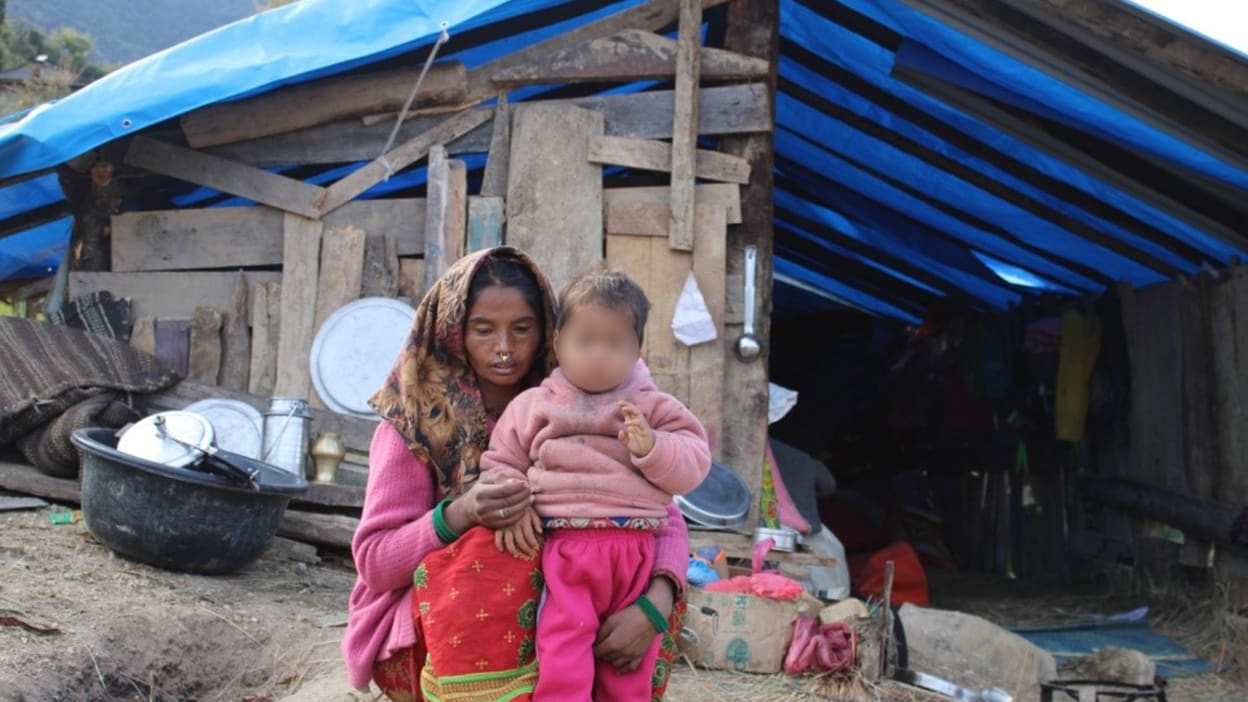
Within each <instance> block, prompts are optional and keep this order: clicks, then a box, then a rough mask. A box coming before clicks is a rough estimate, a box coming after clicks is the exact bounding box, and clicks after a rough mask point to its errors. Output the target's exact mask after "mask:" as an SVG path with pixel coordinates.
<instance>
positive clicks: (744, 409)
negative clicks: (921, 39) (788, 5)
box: [722, 0, 780, 522]
mask: <svg viewBox="0 0 1248 702" xmlns="http://www.w3.org/2000/svg"><path fill="white" fill-rule="evenodd" d="M779 28H780V2H779V0H736V2H734V3H732V4H731V5H729V7H728V28H727V32H726V35H725V38H724V48H726V49H730V50H732V51H738V52H740V53H743V54H746V55H748V56H755V57H758V58H761V59H766V60H767V61H768V64H769V65H770V66H771V75H770V77H769V79H768V85H769V86H770V88H769V90H770V92H769V94H770V95H774V94H775V86H776V57H777V54H778V53H779V48H780V39H779ZM773 103H774V101H773ZM722 147H723V150H724V151H726V152H728V153H731V154H735V155H737V156H741V157H742V158H745V159H746V160H748V161H749V162H750V166H751V171H750V181H751V182H750V184H749V185H748V186H745V187H743V188H742V189H741V212H742V218H743V221H742V223H741V224H738V225H732V226H729V227H728V249H727V250H728V257H727V271H728V274H729V275H732V274H738V275H739V274H741V271H742V270H743V261H744V252H745V247H746V246H755V247H757V250H758V270H757V282H756V287H757V290H758V299H757V300H756V301H755V320H756V324H755V329H754V333H755V334H756V335H757V336H758V338H759V339H761V340H762V343H763V349H764V354H763V357H762V358H761V359H758V360H756V361H754V362H753V363H742V362H741V361H739V360H738V359H737V358H736V356H735V355H733V351H732V345H733V343H734V342H735V340H736V338H737V336H739V335H740V334H741V327H738V326H736V325H732V326H729V327H727V328H726V330H725V332H726V333H725V335H724V339H723V343H724V349H725V354H727V356H726V358H727V359H728V360H727V361H726V362H725V369H724V444H723V458H724V461H725V462H726V463H727V464H728V465H729V466H732V467H733V468H734V469H735V470H736V471H737V472H738V473H739V474H740V475H741V476H742V478H743V479H744V480H745V483H746V485H748V486H749V487H750V494H751V495H754V496H756V497H757V495H758V494H759V489H760V487H761V484H762V471H763V459H764V453H765V450H766V447H767V393H768V388H767V356H768V353H767V349H768V342H769V339H770V335H771V291H772V251H773V241H774V233H773V231H772V224H771V219H772V211H773V203H772V184H773V170H772V163H773V159H774V155H775V153H774V148H773V142H772V136H771V134H770V133H761V134H752V135H749V136H744V137H730V138H727V139H724V141H723V143H722ZM757 518H758V500H752V504H751V507H750V520H751V522H753V521H755V520H757Z"/></svg>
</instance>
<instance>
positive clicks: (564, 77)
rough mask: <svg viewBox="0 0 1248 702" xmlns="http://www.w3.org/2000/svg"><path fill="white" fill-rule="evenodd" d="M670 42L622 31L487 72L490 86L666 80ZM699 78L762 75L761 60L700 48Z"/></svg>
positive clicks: (672, 64) (672, 70)
mask: <svg viewBox="0 0 1248 702" xmlns="http://www.w3.org/2000/svg"><path fill="white" fill-rule="evenodd" d="M676 44H677V43H676V42H675V41H673V40H671V39H668V38H667V37H664V36H660V35H658V34H655V33H654V32H646V31H642V30H639V29H627V30H624V31H622V32H616V33H615V34H612V35H610V36H605V37H600V38H598V39H592V40H590V41H587V42H585V43H583V44H577V45H576V46H573V47H569V48H567V49H562V50H560V51H555V52H552V53H549V54H546V55H545V56H539V57H537V58H535V59H533V60H532V61H530V62H528V63H523V64H519V65H515V66H512V67H510V68H507V69H504V70H501V71H499V72H497V73H495V74H494V75H493V76H491V80H492V81H493V83H494V85H496V86H498V87H502V88H517V87H520V86H525V85H535V84H542V83H589V82H621V83H627V82H631V81H635V80H670V79H671V78H672V77H673V76H675V75H676V63H677V61H676V55H677V49H676ZM701 75H702V79H703V80H754V79H758V78H766V77H767V63H766V62H765V61H762V60H760V59H756V58H751V57H749V56H742V55H740V54H737V53H733V52H731V51H725V50H723V49H715V48H709V47H708V48H704V49H702V68H701Z"/></svg>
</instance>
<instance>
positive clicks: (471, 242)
mask: <svg viewBox="0 0 1248 702" xmlns="http://www.w3.org/2000/svg"><path fill="white" fill-rule="evenodd" d="M506 218H507V203H506V202H505V201H504V200H503V198H501V197H470V198H468V240H467V242H466V243H465V245H464V253H465V254H470V253H472V252H474V251H481V250H483V249H489V248H493V247H495V246H498V245H499V244H502V243H503V221H504V220H505V219H506Z"/></svg>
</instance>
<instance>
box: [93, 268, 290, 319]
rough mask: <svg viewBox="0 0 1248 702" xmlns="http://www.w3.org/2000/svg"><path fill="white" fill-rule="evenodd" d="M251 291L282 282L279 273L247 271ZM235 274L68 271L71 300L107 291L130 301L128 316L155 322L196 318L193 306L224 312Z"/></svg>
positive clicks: (232, 294)
mask: <svg viewBox="0 0 1248 702" xmlns="http://www.w3.org/2000/svg"><path fill="white" fill-rule="evenodd" d="M243 275H244V276H246V278H247V282H248V284H249V285H250V286H251V287H252V288H253V289H254V288H255V286H256V285H257V284H263V283H271V282H276V281H279V280H281V278H282V274H281V273H273V272H269V271H247V272H245V273H244V274H243ZM236 277H237V273H232V272H229V271H218V272H211V273H203V272H181V273H111V272H107V271H71V272H70V274H69V290H70V296H71V297H77V296H79V295H87V294H90V293H93V292H98V291H100V290H107V291H109V292H111V293H112V294H113V296H114V297H124V298H127V299H129V300H130V311H131V316H132V317H134V318H135V319H137V318H139V317H150V318H153V319H157V320H172V319H183V320H189V319H191V318H193V317H194V316H195V308H196V307H216V308H218V309H226V308H228V307H229V306H230V304H231V301H232V300H233V297H234V283H235V279H236Z"/></svg>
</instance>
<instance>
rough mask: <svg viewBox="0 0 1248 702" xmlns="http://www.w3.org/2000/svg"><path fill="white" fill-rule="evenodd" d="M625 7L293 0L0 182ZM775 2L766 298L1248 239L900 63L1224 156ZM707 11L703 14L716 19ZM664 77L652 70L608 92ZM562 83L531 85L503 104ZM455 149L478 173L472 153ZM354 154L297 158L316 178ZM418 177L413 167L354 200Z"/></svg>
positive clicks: (1143, 143) (1214, 255) (124, 72)
mask: <svg viewBox="0 0 1248 702" xmlns="http://www.w3.org/2000/svg"><path fill="white" fill-rule="evenodd" d="M636 4H638V3H637V2H635V1H634V0H629V1H625V2H601V1H592V2H588V1H587V2H575V3H570V2H561V1H559V0H463V1H457V2H447V1H445V0H442V1H438V0H360V1H358V2H351V3H343V2H338V1H336V0H302V2H299V3H296V4H292V5H289V6H286V7H283V8H279V9H276V10H272V11H269V12H264V13H261V14H258V15H256V16H254V17H250V18H248V19H245V20H242V21H240V22H237V23H234V24H231V25H229V26H226V27H222V28H220V29H218V30H216V31H213V32H210V33H208V34H205V35H203V36H200V37H197V38H195V39H192V40H190V41H188V42H185V43H183V44H180V45H178V46H175V47H172V48H170V49H167V50H165V51H162V52H160V53H157V54H154V55H152V56H149V57H147V58H145V59H142V60H140V61H137V62H135V63H133V64H131V65H129V66H126V67H124V68H122V69H120V70H118V71H115V72H113V73H112V74H110V75H108V76H106V77H104V78H102V79H101V80H99V81H97V82H95V83H93V84H91V85H89V86H87V87H86V88H85V89H83V90H81V91H79V92H77V93H75V94H74V95H71V96H69V97H67V98H64V99H62V100H60V101H58V102H56V103H53V104H49V105H44V106H41V107H39V108H37V109H35V110H31V111H30V112H29V113H28V114H25V115H24V116H21V117H20V118H18V119H14V120H11V121H10V122H8V123H5V124H0V178H11V177H13V176H19V175H21V174H25V173H34V172H38V171H41V170H43V169H47V168H50V167H54V166H56V165H58V164H60V163H63V162H65V161H67V160H69V159H72V158H74V157H76V156H78V155H79V154H82V153H85V152H87V151H90V150H91V149H94V148H96V147H98V146H100V145H102V144H104V143H107V142H109V141H112V140H114V139H117V138H119V137H122V136H125V135H128V134H133V133H136V132H138V131H141V130H143V129H147V128H149V127H152V126H154V125H159V124H162V123H167V122H168V121H169V120H172V119H175V118H177V117H179V116H181V115H183V114H185V113H187V112H190V111H192V110H195V109H197V108H200V107H203V106H205V105H209V104H213V103H216V102H221V101H228V100H233V99H237V98H241V97H245V96H248V95H252V94H256V93H260V92H264V91H268V90H272V89H274V88H277V87H280V86H282V85H288V84H292V83H297V82H302V81H306V80H309V79H313V78H317V77H322V76H326V75H331V74H335V73H340V72H343V71H347V70H351V69H354V68H358V67H361V66H365V65H368V64H371V63H376V62H378V61H382V60H393V59H395V57H399V56H402V57H404V58H403V59H402V61H405V62H408V63H409V65H417V64H419V62H421V61H423V60H424V58H425V56H426V55H427V53H428V49H429V47H430V46H431V45H432V41H433V40H434V39H435V38H436V36H437V33H438V29H439V23H440V22H441V21H446V22H447V23H448V24H449V25H450V29H449V31H450V33H451V37H452V38H451V41H450V43H449V44H448V45H447V46H446V47H444V48H443V49H442V51H441V53H440V56H441V57H443V58H453V59H456V60H459V61H462V62H463V63H464V64H465V65H467V66H468V67H469V68H472V67H474V66H478V65H481V64H482V63H485V62H487V61H490V60H492V59H495V58H498V57H500V56H503V55H506V54H509V53H512V52H514V51H518V50H520V49H523V48H525V47H527V46H530V45H532V44H533V43H535V42H538V41H541V40H543V39H546V38H549V37H551V36H554V35H557V34H559V33H562V32H565V31H568V30H569V29H573V28H575V27H578V26H580V25H583V24H585V23H587V22H590V21H593V20H595V19H598V18H601V17H603V16H606V15H608V14H611V13H613V12H616V11H619V10H621V9H624V8H627V7H631V6H633V5H636ZM780 8H781V16H780V22H781V25H780V38H781V55H780V61H779V66H778V68H779V71H778V74H779V79H780V84H779V92H778V94H777V97H776V129H775V175H776V190H775V222H776V239H775V245H776V259H775V269H776V281H777V284H778V285H782V286H786V288H787V289H788V292H786V293H785V294H784V295H779V294H778V295H777V300H778V302H785V304H789V303H791V304H800V305H808V306H810V307H811V308H812V309H813V308H817V307H818V306H819V305H821V304H825V303H831V302H832V301H835V302H836V303H837V304H845V305H849V306H852V307H856V308H858V309H861V310H863V311H866V312H868V313H870V314H873V315H877V316H882V317H888V318H893V319H898V320H905V321H914V320H915V319H916V307H917V306H916V303H921V302H922V301H930V300H932V299H938V298H945V297H950V296H953V297H957V298H959V299H963V300H967V301H969V302H970V303H972V304H974V305H976V306H979V307H982V308H985V309H1003V308H1005V307H1006V306H1008V305H1010V304H1012V303H1015V302H1017V301H1019V300H1020V299H1021V296H1022V295H1024V294H1027V293H1030V292H1035V291H1054V292H1068V293H1074V294H1078V293H1085V292H1096V291H1099V290H1102V289H1104V288H1105V287H1106V286H1107V285H1108V284H1110V283H1113V282H1117V281H1126V282H1129V283H1132V284H1135V285H1143V284H1148V283H1153V282H1157V281H1160V280H1164V279H1166V278H1167V277H1168V276H1169V275H1171V274H1173V273H1174V272H1183V273H1194V272H1196V271H1199V270H1200V269H1201V268H1202V267H1204V266H1206V265H1214V266H1222V265H1226V264H1228V263H1229V262H1230V261H1231V259H1232V257H1235V256H1240V257H1244V256H1245V254H1246V253H1248V252H1246V251H1245V248H1246V247H1245V246H1244V245H1242V243H1241V242H1242V240H1241V239H1239V238H1236V237H1229V239H1228V237H1227V236H1226V234H1225V232H1213V231H1207V230H1206V227H1205V224H1206V223H1207V222H1208V220H1207V219H1201V218H1193V217H1190V216H1187V214H1185V213H1182V212H1174V211H1169V210H1165V209H1162V208H1160V207H1159V206H1157V203H1156V202H1151V201H1150V202H1146V201H1145V200H1143V199H1140V198H1139V197H1136V196H1135V195H1133V194H1132V193H1130V192H1126V191H1124V190H1123V189H1122V188H1121V187H1120V186H1119V185H1118V184H1115V183H1110V182H1106V181H1105V180H1102V179H1100V178H1098V177H1096V175H1094V174H1092V173H1089V172H1087V171H1085V170H1084V169H1081V168H1078V167H1076V166H1074V165H1072V164H1070V163H1068V162H1067V161H1065V160H1063V158H1062V156H1061V154H1054V153H1049V152H1047V151H1045V150H1044V149H1042V148H1040V147H1039V146H1037V145H1035V144H1033V143H1031V142H1027V141H1024V140H1022V139H1021V138H1019V137H1017V136H1016V135H1013V134H1010V133H1007V132H1005V131H1003V130H1002V129H1001V128H999V127H997V126H994V125H990V124H988V123H986V122H984V121H981V120H979V119H977V118H976V117H974V116H971V115H970V114H968V113H966V112H964V111H962V110H961V109H959V108H958V107H957V106H956V105H951V104H947V103H946V102H944V101H942V100H941V99H939V98H938V97H936V96H934V95H931V94H928V93H926V92H924V91H923V90H921V89H919V88H918V87H915V86H914V85H912V84H909V83H907V82H905V81H903V80H900V79H898V78H897V77H895V76H894V72H895V70H896V69H897V68H898V67H905V68H908V69H913V70H915V71H919V72H921V73H922V74H924V75H932V76H936V77H938V78H939V79H941V80H942V81H946V82H948V83H949V84H953V85H956V86H958V87H959V88H961V89H965V90H968V91H971V92H974V93H976V94H978V95H982V96H985V97H986V98H990V99H992V100H993V101H996V102H998V103H1001V104H1006V105H1009V106H1011V108H1012V109H1016V110H1022V111H1026V112H1030V113H1033V114H1035V115H1036V116H1037V117H1038V118H1044V119H1049V120H1054V121H1056V122H1060V123H1061V124H1062V125H1065V126H1066V127H1069V128H1071V129H1075V130H1078V131H1079V132H1080V133H1083V134H1087V135H1089V137H1094V138H1097V139H1101V140H1104V141H1106V142H1112V143H1113V144H1115V145H1116V146H1117V147H1120V148H1125V149H1130V150H1132V151H1133V152H1136V153H1140V154H1144V155H1147V156H1148V157H1149V158H1151V159H1156V160H1159V161H1160V162H1162V163H1167V164H1171V165H1173V167H1174V169H1175V170H1176V171H1181V172H1184V173H1196V174H1199V175H1200V177H1203V178H1206V179H1209V180H1211V181H1216V182H1218V183H1221V184H1222V185H1223V187H1228V188H1231V189H1245V188H1248V173H1246V172H1244V171H1242V170H1240V169H1238V168H1236V167H1235V166H1234V165H1232V164H1228V163H1226V162H1224V161H1222V160H1220V159H1219V157H1218V156H1217V155H1216V154H1211V153H1207V152H1205V151H1202V150H1201V149H1200V148H1198V147H1197V146H1195V145H1193V144H1189V143H1187V142H1185V141H1183V140H1182V139H1181V138H1180V137H1179V136H1176V135H1174V134H1170V133H1167V132H1165V131H1162V130H1161V129H1159V128H1158V127H1157V126H1155V125H1153V124H1150V123H1146V122H1144V121H1142V120H1140V119H1137V118H1135V117H1133V116H1132V115H1130V114H1127V113H1125V112H1123V111H1121V110H1119V109H1117V108H1116V107H1114V106H1112V105H1109V104H1106V103H1104V102H1103V101H1101V100H1098V99H1097V98H1095V97H1094V96H1091V95H1088V94H1085V93H1083V92H1081V91H1080V89H1079V88H1077V87H1076V86H1072V85H1068V84H1066V83H1064V82H1062V80H1060V79H1059V78H1057V77H1056V76H1053V75H1049V74H1047V73H1045V72H1044V71H1043V70H1041V69H1040V68H1037V67H1035V66H1032V65H1027V64H1024V63H1023V62H1021V61H1019V60H1017V59H1015V58H1013V57H1011V56H1009V55H1007V54H1005V53H1002V52H1001V51H1000V50H998V49H996V48H994V47H991V46H988V45H987V44H985V43H984V42H981V41H979V40H978V39H976V38H973V37H971V36H968V35H966V34H964V33H962V32H960V31H959V30H958V29H956V28H954V27H952V26H948V25H946V24H944V23H942V22H941V21H940V20H939V19H937V18H935V17H931V16H927V15H925V14H923V13H922V12H920V11H918V10H915V9H913V8H912V7H910V6H908V5H906V4H903V3H901V2H897V1H896V0H781V2H780ZM715 17H716V15H715V12H714V11H708V13H707V18H708V22H715V21H717V20H716V19H715ZM706 34H707V35H709V25H708V32H706ZM656 87H659V88H662V87H663V86H662V85H661V84H658V83H654V82H645V83H633V84H627V85H622V86H616V87H613V88H611V90H610V91H611V92H635V91H640V90H648V89H653V88H656ZM559 89H560V88H559V86H532V87H527V88H522V89H518V90H515V91H512V92H511V93H510V94H509V98H510V99H511V100H512V101H513V102H516V101H522V100H524V99H526V98H527V99H534V98H539V97H543V96H545V95H549V94H551V93H552V91H558V90H559ZM467 158H468V160H469V167H470V169H472V170H479V169H480V168H481V166H482V165H483V163H484V161H483V158H482V157H480V156H471V155H470V156H468V157H467ZM359 165H360V164H349V165H344V164H326V166H325V168H323V169H321V170H320V171H319V172H314V173H308V172H307V171H306V170H301V171H300V173H302V174H303V175H301V177H303V178H304V179H305V180H308V181H310V182H316V183H326V182H331V181H333V180H334V179H336V178H338V177H341V176H342V175H343V174H344V173H348V172H350V171H351V170H353V169H354V168H357V167H358V166H359ZM274 170H277V171H286V170H289V169H282V168H277V169H274ZM423 181H424V171H423V168H421V167H419V166H418V167H416V168H413V169H409V170H408V171H406V172H404V173H402V174H399V175H398V176H396V177H395V178H392V179H391V180H390V181H388V182H387V183H383V184H381V185H379V186H377V187H376V188H374V189H373V190H371V191H370V192H369V193H367V194H366V197H382V196H387V195H393V194H395V193H400V192H403V191H404V190H407V189H411V188H413V187H418V186H420V185H421V184H423ZM1246 192H1248V191H1246ZM169 196H170V201H171V202H173V203H174V204H175V205H176V206H179V207H204V206H214V207H221V206H237V205H243V204H247V203H246V202H245V201H243V200H240V199H238V198H232V197H228V196H225V195H223V194H221V193H217V192H215V191H212V190H209V189H205V188H182V189H181V190H180V191H178V192H171V193H170V194H169ZM61 197H63V196H62V195H61V193H60V189H59V186H57V185H56V184H55V177H54V176H42V177H40V178H38V179H34V180H28V181H24V182H20V183H16V184H12V185H8V186H7V187H4V188H0V224H2V223H3V222H4V221H6V220H8V221H13V218H20V215H21V214H22V212H25V211H30V210H34V209H36V208H38V207H41V206H46V205H48V204H49V203H54V202H56V201H58V200H59V199H60V198H61ZM68 231H69V229H68V225H67V224H66V223H64V222H56V223H53V224H52V225H49V224H42V225H40V226H39V227H38V228H37V229H32V230H29V231H27V232H23V233H21V234H15V235H10V236H8V237H5V238H2V239H0V278H3V277H8V276H12V275H14V274H18V273H22V274H29V273H30V272H31V271H39V270H44V269H46V267H47V265H49V264H50V265H55V264H56V262H57V261H58V260H59V257H60V255H61V254H62V252H63V250H64V246H65V242H66V241H67V240H68ZM1237 233H1238V230H1237ZM1111 244H1112V245H1111ZM58 247H59V248H58Z"/></svg>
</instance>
